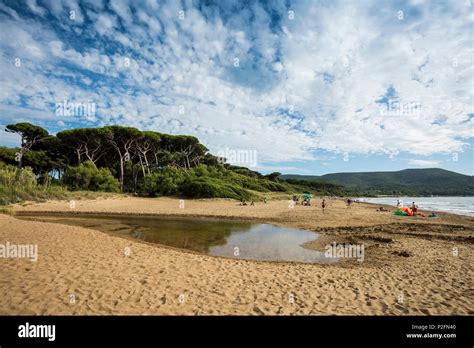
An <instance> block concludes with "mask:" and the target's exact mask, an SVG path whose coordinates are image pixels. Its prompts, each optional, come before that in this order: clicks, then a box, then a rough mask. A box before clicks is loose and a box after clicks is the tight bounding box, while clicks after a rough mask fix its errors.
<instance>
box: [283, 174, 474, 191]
mask: <svg viewBox="0 0 474 348" xmlns="http://www.w3.org/2000/svg"><path fill="white" fill-rule="evenodd" d="M283 178H286V180H287V181H289V182H290V181H292V180H295V179H299V180H301V179H304V180H309V181H315V180H316V181H318V182H327V183H335V184H338V185H342V186H343V187H344V189H345V190H347V191H349V192H352V193H353V194H357V195H361V196H362V195H364V196H374V195H395V196H396V195H407V196H430V195H438V196H472V195H474V177H472V176H469V175H463V174H458V173H454V172H451V171H448V170H444V169H439V168H427V169H405V170H400V171H395V172H366V173H335V174H326V175H323V176H300V175H284V176H283Z"/></svg>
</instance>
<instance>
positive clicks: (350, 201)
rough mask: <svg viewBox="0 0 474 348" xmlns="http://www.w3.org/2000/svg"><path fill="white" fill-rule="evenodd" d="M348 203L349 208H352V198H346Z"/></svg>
mask: <svg viewBox="0 0 474 348" xmlns="http://www.w3.org/2000/svg"><path fill="white" fill-rule="evenodd" d="M346 204H347V208H350V207H351V205H352V199H350V198H348V199H347V200H346Z"/></svg>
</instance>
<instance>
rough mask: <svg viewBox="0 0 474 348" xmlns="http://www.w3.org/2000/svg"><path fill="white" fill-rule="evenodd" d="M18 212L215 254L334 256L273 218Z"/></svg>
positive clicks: (277, 258)
mask: <svg viewBox="0 0 474 348" xmlns="http://www.w3.org/2000/svg"><path fill="white" fill-rule="evenodd" d="M18 217H19V218H21V219H27V220H39V221H46V222H54V223H61V224H67V225H75V226H82V227H87V228H91V229H95V230H99V231H103V232H107V233H112V234H114V235H119V236H126V237H132V238H136V239H140V240H143V241H145V242H150V243H158V244H164V245H168V246H172V247H175V248H181V249H188V250H193V251H196V252H199V253H203V254H209V255H214V256H225V257H232V258H242V259H251V260H267V261H300V262H327V261H331V260H326V259H325V258H324V255H323V253H320V252H316V251H314V250H309V249H305V248H303V247H302V244H304V243H306V242H309V241H312V240H314V239H316V238H317V237H318V235H317V234H316V233H313V232H309V231H305V230H298V229H289V228H284V227H279V226H275V225H271V224H261V223H250V222H242V221H235V220H225V219H211V218H194V217H193V218H190V217H161V216H153V217H149V216H147V217H144V216H140V217H136V216H108V215H82V216H78V215H77V214H74V215H64V214H61V215H58V214H56V215H54V214H48V215H44V214H42V215H41V216H39V215H29V216H28V215H22V216H18Z"/></svg>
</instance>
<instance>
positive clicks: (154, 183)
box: [141, 167, 184, 196]
mask: <svg viewBox="0 0 474 348" xmlns="http://www.w3.org/2000/svg"><path fill="white" fill-rule="evenodd" d="M183 181H184V174H183V172H182V171H179V170H177V169H175V168H172V167H166V168H163V169H161V170H158V171H155V172H153V173H151V174H147V175H145V178H144V180H143V186H142V188H141V192H142V193H145V194H148V195H150V196H158V195H175V194H178V193H179V188H180V186H181V184H182V183H183Z"/></svg>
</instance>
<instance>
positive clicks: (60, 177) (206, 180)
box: [0, 123, 345, 205]
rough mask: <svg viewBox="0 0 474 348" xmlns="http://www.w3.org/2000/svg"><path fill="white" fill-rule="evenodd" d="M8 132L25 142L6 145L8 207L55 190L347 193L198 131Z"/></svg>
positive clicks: (1, 174)
mask: <svg viewBox="0 0 474 348" xmlns="http://www.w3.org/2000/svg"><path fill="white" fill-rule="evenodd" d="M5 131H7V132H11V133H16V134H18V135H19V136H20V137H21V147H19V148H15V149H11V148H6V147H0V205H2V204H3V205H5V204H8V203H9V202H18V201H21V200H28V199H36V198H44V197H45V196H48V195H47V194H45V192H49V191H48V190H52V189H53V191H54V190H56V191H58V190H63V189H64V190H66V189H67V190H68V191H109V192H124V193H133V194H137V195H143V196H161V195H167V196H170V195H176V196H183V197H189V198H214V197H219V198H234V199H244V200H251V199H252V200H258V199H261V200H265V199H266V195H267V194H269V193H272V192H274V193H280V194H281V195H283V196H285V195H287V194H293V193H296V194H297V193H304V192H310V193H315V194H320V195H344V194H345V192H344V191H343V190H342V189H341V186H340V185H336V184H331V183H327V182H322V183H320V182H317V181H311V182H305V181H303V180H290V181H288V182H287V181H285V180H281V179H280V178H279V176H280V173H277V172H275V173H271V174H268V175H262V174H260V173H258V172H256V171H252V170H250V169H248V168H245V167H237V166H234V165H230V164H229V163H227V162H226V159H225V158H223V157H218V156H214V155H212V154H211V153H209V150H208V149H207V148H206V147H205V146H204V145H203V144H201V143H200V142H199V139H197V138H196V137H193V136H186V135H170V134H164V133H159V132H155V131H142V130H139V129H136V128H132V127H122V126H105V127H100V128H76V129H70V130H64V131H61V132H59V133H57V134H56V135H51V134H49V133H48V131H47V130H45V129H43V128H41V127H39V126H36V125H33V124H30V123H17V124H11V125H7V126H6V129H5ZM2 202H3V203H2Z"/></svg>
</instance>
